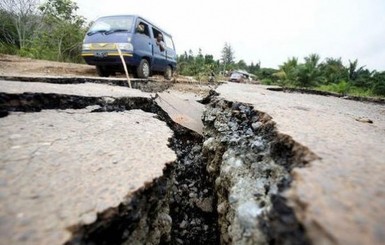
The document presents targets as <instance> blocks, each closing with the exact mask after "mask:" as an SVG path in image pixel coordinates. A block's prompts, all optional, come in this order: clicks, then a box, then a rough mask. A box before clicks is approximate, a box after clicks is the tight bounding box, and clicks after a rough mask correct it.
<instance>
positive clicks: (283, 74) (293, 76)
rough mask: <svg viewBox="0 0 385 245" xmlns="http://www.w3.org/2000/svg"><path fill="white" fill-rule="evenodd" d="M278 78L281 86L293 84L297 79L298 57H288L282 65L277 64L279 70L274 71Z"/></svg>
mask: <svg viewBox="0 0 385 245" xmlns="http://www.w3.org/2000/svg"><path fill="white" fill-rule="evenodd" d="M274 76H275V77H277V78H278V83H279V84H280V85H282V86H288V85H294V84H296V81H297V79H298V58H296V57H292V58H289V59H288V60H287V61H286V62H284V63H283V65H281V66H279V71H278V72H276V73H274Z"/></svg>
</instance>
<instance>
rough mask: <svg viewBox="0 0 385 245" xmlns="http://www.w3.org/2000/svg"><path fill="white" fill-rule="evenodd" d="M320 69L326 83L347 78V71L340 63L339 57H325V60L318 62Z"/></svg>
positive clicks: (333, 82) (337, 81)
mask: <svg viewBox="0 0 385 245" xmlns="http://www.w3.org/2000/svg"><path fill="white" fill-rule="evenodd" d="M320 70H321V73H322V75H323V77H324V78H325V79H324V83H325V84H326V85H327V84H335V83H339V82H340V81H347V80H348V71H347V69H346V67H345V66H344V65H343V64H342V61H341V58H338V59H335V58H326V59H325V62H323V63H321V64H320Z"/></svg>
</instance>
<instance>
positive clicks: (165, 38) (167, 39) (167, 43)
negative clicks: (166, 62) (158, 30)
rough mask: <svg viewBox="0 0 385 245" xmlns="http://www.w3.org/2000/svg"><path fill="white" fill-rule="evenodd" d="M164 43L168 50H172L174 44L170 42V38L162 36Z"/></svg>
mask: <svg viewBox="0 0 385 245" xmlns="http://www.w3.org/2000/svg"><path fill="white" fill-rule="evenodd" d="M163 39H164V42H165V43H166V46H167V47H168V48H171V49H174V43H173V42H172V39H171V37H169V36H167V35H164V36H163Z"/></svg>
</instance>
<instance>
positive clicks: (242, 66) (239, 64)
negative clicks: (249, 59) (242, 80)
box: [237, 59, 248, 71]
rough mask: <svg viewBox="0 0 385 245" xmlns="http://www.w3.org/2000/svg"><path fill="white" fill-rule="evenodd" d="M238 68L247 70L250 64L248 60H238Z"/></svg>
mask: <svg viewBox="0 0 385 245" xmlns="http://www.w3.org/2000/svg"><path fill="white" fill-rule="evenodd" d="M237 68H238V69H240V70H245V71H247V70H248V66H247V64H246V62H245V61H244V60H242V59H241V60H239V61H238V63H237Z"/></svg>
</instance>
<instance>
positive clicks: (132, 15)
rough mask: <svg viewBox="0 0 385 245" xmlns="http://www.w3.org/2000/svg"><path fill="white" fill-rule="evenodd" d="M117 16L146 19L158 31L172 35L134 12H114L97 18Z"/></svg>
mask: <svg viewBox="0 0 385 245" xmlns="http://www.w3.org/2000/svg"><path fill="white" fill-rule="evenodd" d="M117 16H122V17H123V16H127V17H128V16H130V17H134V18H135V19H142V20H144V21H146V22H147V23H148V24H150V25H152V26H154V27H156V28H157V29H159V30H160V31H162V32H163V33H164V34H166V35H168V36H170V37H172V35H171V34H170V33H168V32H166V31H164V30H163V29H162V28H159V27H158V26H157V25H154V24H153V23H152V22H151V21H149V20H148V19H146V18H143V17H142V16H140V15H135V14H116V15H105V16H100V17H99V18H104V17H117ZM99 18H98V19H99Z"/></svg>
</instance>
